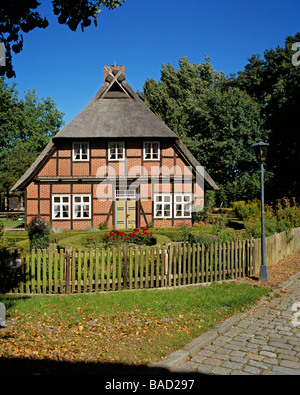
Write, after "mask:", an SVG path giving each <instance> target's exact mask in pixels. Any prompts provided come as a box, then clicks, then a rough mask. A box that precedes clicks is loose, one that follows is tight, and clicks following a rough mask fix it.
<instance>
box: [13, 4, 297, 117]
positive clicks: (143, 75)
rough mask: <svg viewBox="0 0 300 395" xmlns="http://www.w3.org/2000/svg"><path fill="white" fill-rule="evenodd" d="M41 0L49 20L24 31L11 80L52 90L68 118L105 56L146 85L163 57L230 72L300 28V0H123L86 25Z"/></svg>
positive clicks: (98, 75) (86, 96) (94, 83)
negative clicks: (72, 26) (68, 20)
mask: <svg viewBox="0 0 300 395" xmlns="http://www.w3.org/2000/svg"><path fill="white" fill-rule="evenodd" d="M40 2H41V3H42V5H41V6H40V7H39V9H40V12H41V14H42V15H45V16H46V17H47V19H48V20H49V22H50V26H48V28H46V29H45V30H43V29H36V30H33V31H31V32H29V33H28V34H24V46H23V51H22V52H20V53H19V54H17V55H15V56H14V58H13V61H14V68H15V72H16V74H17V77H16V78H14V79H11V80H10V81H11V82H15V83H16V84H17V89H18V90H19V92H20V93H21V94H22V93H23V92H24V91H25V90H28V89H36V91H37V95H38V97H39V98H42V97H44V98H45V97H48V96H50V97H51V98H52V99H53V100H54V102H55V103H56V105H57V108H58V109H59V110H60V111H62V112H63V113H65V114H66V115H65V117H64V121H65V122H66V123H68V122H69V121H70V120H71V119H72V118H74V117H75V116H76V115H77V114H78V113H79V112H80V111H81V109H82V108H83V107H84V106H85V105H86V104H87V103H88V102H89V101H90V100H91V98H92V97H93V96H94V94H95V93H96V92H97V91H98V89H99V88H100V86H101V85H102V83H103V66H104V65H106V64H114V62H116V64H122V65H125V68H126V80H127V82H128V83H129V84H130V85H131V86H132V88H133V89H135V90H136V89H139V90H142V89H143V84H144V82H145V80H146V79H147V78H154V79H156V80H158V79H159V78H160V70H161V65H162V64H167V63H171V64H172V65H173V66H174V67H175V68H177V67H178V59H179V58H181V57H183V56H187V57H188V58H189V60H190V61H191V62H195V63H199V62H202V61H204V57H205V55H208V56H209V57H210V58H211V64H212V66H213V68H214V69H215V70H217V71H223V72H224V73H225V74H226V75H229V74H230V73H237V72H238V71H240V70H243V68H244V66H245V65H246V63H247V59H248V58H249V57H250V56H251V55H252V54H256V53H260V54H262V55H263V53H264V51H265V50H266V49H270V48H275V47H276V46H277V45H280V46H282V45H283V44H284V39H285V37H286V36H288V35H295V34H296V33H297V32H298V31H300V24H299V14H300V1H299V0H211V1H205V0H188V1H187V0H186V1H183V0H126V2H125V3H124V5H123V6H122V7H120V8H118V9H115V10H114V11H103V12H102V13H101V14H100V16H99V21H98V27H97V28H96V27H94V25H91V26H90V27H88V28H86V29H85V31H84V32H83V33H82V32H81V28H80V27H79V28H78V30H77V31H76V32H72V31H70V30H69V28H68V27H67V26H64V25H59V24H58V22H57V21H56V17H55V16H54V15H52V8H51V2H50V0H47V1H45V0H40Z"/></svg>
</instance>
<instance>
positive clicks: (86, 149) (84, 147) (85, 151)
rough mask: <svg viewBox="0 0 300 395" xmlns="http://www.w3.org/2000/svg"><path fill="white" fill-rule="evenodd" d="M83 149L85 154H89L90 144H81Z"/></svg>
mask: <svg viewBox="0 0 300 395" xmlns="http://www.w3.org/2000/svg"><path fill="white" fill-rule="evenodd" d="M81 151H82V153H83V154H87V151H88V145H87V144H81Z"/></svg>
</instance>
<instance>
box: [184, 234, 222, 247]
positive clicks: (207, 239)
mask: <svg viewBox="0 0 300 395" xmlns="http://www.w3.org/2000/svg"><path fill="white" fill-rule="evenodd" d="M188 241H189V243H191V244H193V243H199V244H202V243H203V244H207V245H210V244H211V243H214V242H216V241H218V237H217V236H215V235H209V234H207V233H204V232H193V233H190V235H189V240H188Z"/></svg>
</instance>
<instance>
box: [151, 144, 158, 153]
mask: <svg viewBox="0 0 300 395" xmlns="http://www.w3.org/2000/svg"><path fill="white" fill-rule="evenodd" d="M152 149H153V152H158V143H153V144H152Z"/></svg>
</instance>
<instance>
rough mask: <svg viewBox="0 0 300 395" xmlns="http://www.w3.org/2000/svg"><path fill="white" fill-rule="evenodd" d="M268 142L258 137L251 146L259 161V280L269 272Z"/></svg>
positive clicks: (262, 279)
mask: <svg viewBox="0 0 300 395" xmlns="http://www.w3.org/2000/svg"><path fill="white" fill-rule="evenodd" d="M268 146H269V144H267V143H264V142H263V140H262V139H258V140H257V141H256V144H253V145H252V147H253V148H254V150H255V154H256V159H257V161H258V162H259V163H260V189H261V265H260V270H259V280H260V281H268V280H269V273H268V266H267V264H266V235H265V208H264V205H265V197H264V162H265V160H266V159H267V150H268Z"/></svg>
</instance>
